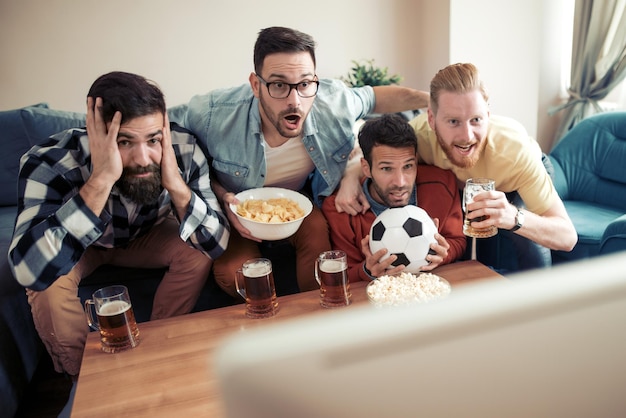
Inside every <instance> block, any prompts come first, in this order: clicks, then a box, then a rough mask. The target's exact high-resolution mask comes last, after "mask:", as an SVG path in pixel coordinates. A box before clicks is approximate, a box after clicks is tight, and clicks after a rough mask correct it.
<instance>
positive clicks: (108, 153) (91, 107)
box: [86, 97, 124, 189]
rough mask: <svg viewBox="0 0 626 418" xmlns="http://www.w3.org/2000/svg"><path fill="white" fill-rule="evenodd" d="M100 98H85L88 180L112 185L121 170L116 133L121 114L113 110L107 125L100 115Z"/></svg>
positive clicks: (118, 128)
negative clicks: (88, 163) (89, 167)
mask: <svg viewBox="0 0 626 418" xmlns="http://www.w3.org/2000/svg"><path fill="white" fill-rule="evenodd" d="M101 109H102V99H101V98H100V97H97V98H93V97H88V98H87V120H86V121H87V136H88V137H89V150H90V153H91V166H92V172H91V177H90V180H97V181H98V184H101V185H103V186H104V185H106V186H108V187H109V189H110V188H111V187H113V185H114V184H115V182H116V181H117V180H119V178H120V177H121V176H122V172H123V169H124V167H123V162H122V156H121V154H120V151H119V149H118V146H117V135H118V133H119V130H120V126H121V122H122V114H121V113H120V112H115V115H114V116H113V120H112V121H111V123H110V125H109V127H108V128H107V124H106V122H105V120H104V118H103V116H102V110H101Z"/></svg>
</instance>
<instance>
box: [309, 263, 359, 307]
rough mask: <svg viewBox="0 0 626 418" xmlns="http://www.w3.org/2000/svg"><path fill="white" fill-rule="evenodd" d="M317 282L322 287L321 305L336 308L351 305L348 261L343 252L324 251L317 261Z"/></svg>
mask: <svg viewBox="0 0 626 418" xmlns="http://www.w3.org/2000/svg"><path fill="white" fill-rule="evenodd" d="M315 280H317V283H318V284H319V285H320V305H322V306H323V307H324V308H335V307H338V306H347V305H349V304H350V297H351V296H352V295H351V294H350V283H349V282H348V260H347V257H346V253H344V252H343V251H324V252H323V253H321V254H320V255H319V256H318V257H317V260H315Z"/></svg>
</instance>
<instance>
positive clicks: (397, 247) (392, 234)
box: [370, 205, 437, 273]
mask: <svg viewBox="0 0 626 418" xmlns="http://www.w3.org/2000/svg"><path fill="white" fill-rule="evenodd" d="M436 232H437V228H436V227H435V223H434V222H433V220H432V219H431V218H430V216H428V213H426V211H425V210H424V209H422V208H418V207H417V206H413V205H407V206H403V207H398V208H389V209H387V210H385V211H384V212H383V213H381V214H380V215H378V217H377V218H376V219H375V220H374V223H372V226H371V228H370V250H371V251H372V253H375V252H376V251H378V250H380V249H381V248H386V249H387V254H385V255H384V256H383V257H382V259H381V261H382V260H384V259H386V258H387V257H389V256H390V255H391V254H395V255H397V256H398V258H397V259H396V261H394V262H393V263H392V264H391V267H396V266H399V265H401V264H404V266H405V267H406V268H405V271H407V272H409V273H419V271H420V267H421V266H424V265H426V264H428V262H427V261H426V255H427V254H428V253H429V252H431V253H432V250H430V244H431V243H433V242H437V241H436V240H435V233H436ZM391 267H390V268H391Z"/></svg>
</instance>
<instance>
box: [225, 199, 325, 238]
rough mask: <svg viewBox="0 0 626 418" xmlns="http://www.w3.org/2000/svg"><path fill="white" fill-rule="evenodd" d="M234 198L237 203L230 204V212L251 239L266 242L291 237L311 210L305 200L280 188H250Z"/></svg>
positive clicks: (307, 201)
mask: <svg viewBox="0 0 626 418" xmlns="http://www.w3.org/2000/svg"><path fill="white" fill-rule="evenodd" d="M235 197H236V198H237V200H239V203H238V204H232V203H231V204H230V210H232V211H233V213H234V214H235V215H236V216H237V219H239V222H241V224H242V225H243V226H244V227H246V228H247V229H248V230H249V231H250V233H251V234H252V235H253V236H254V237H256V238H259V239H262V240H266V241H276V240H281V239H284V238H288V237H290V236H292V235H293V234H295V233H296V231H297V230H298V228H300V225H301V224H302V221H303V220H304V218H306V217H307V216H308V215H309V214H310V213H311V211H312V210H313V204H312V203H311V201H310V200H309V198H308V197H306V196H304V195H303V194H301V193H298V192H295V191H293V190H289V189H283V188H280V187H261V188H258V189H250V190H246V191H243V192H241V193H238V194H237V195H235Z"/></svg>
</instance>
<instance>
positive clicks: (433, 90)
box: [430, 63, 489, 113]
mask: <svg viewBox="0 0 626 418" xmlns="http://www.w3.org/2000/svg"><path fill="white" fill-rule="evenodd" d="M474 90H478V91H480V94H481V95H482V96H483V98H484V99H485V101H486V102H487V101H489V95H488V94H487V90H486V89H485V86H484V84H483V82H482V80H481V79H480V77H479V74H478V69H477V68H476V66H475V65H474V64H469V63H457V64H451V65H448V66H447V67H445V68H442V69H441V70H439V71H438V72H437V74H435V76H434V77H433V79H432V80H431V82H430V107H431V110H432V111H433V112H434V113H437V107H438V106H439V95H440V94H441V92H442V91H448V92H451V93H467V92H470V91H474Z"/></svg>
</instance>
